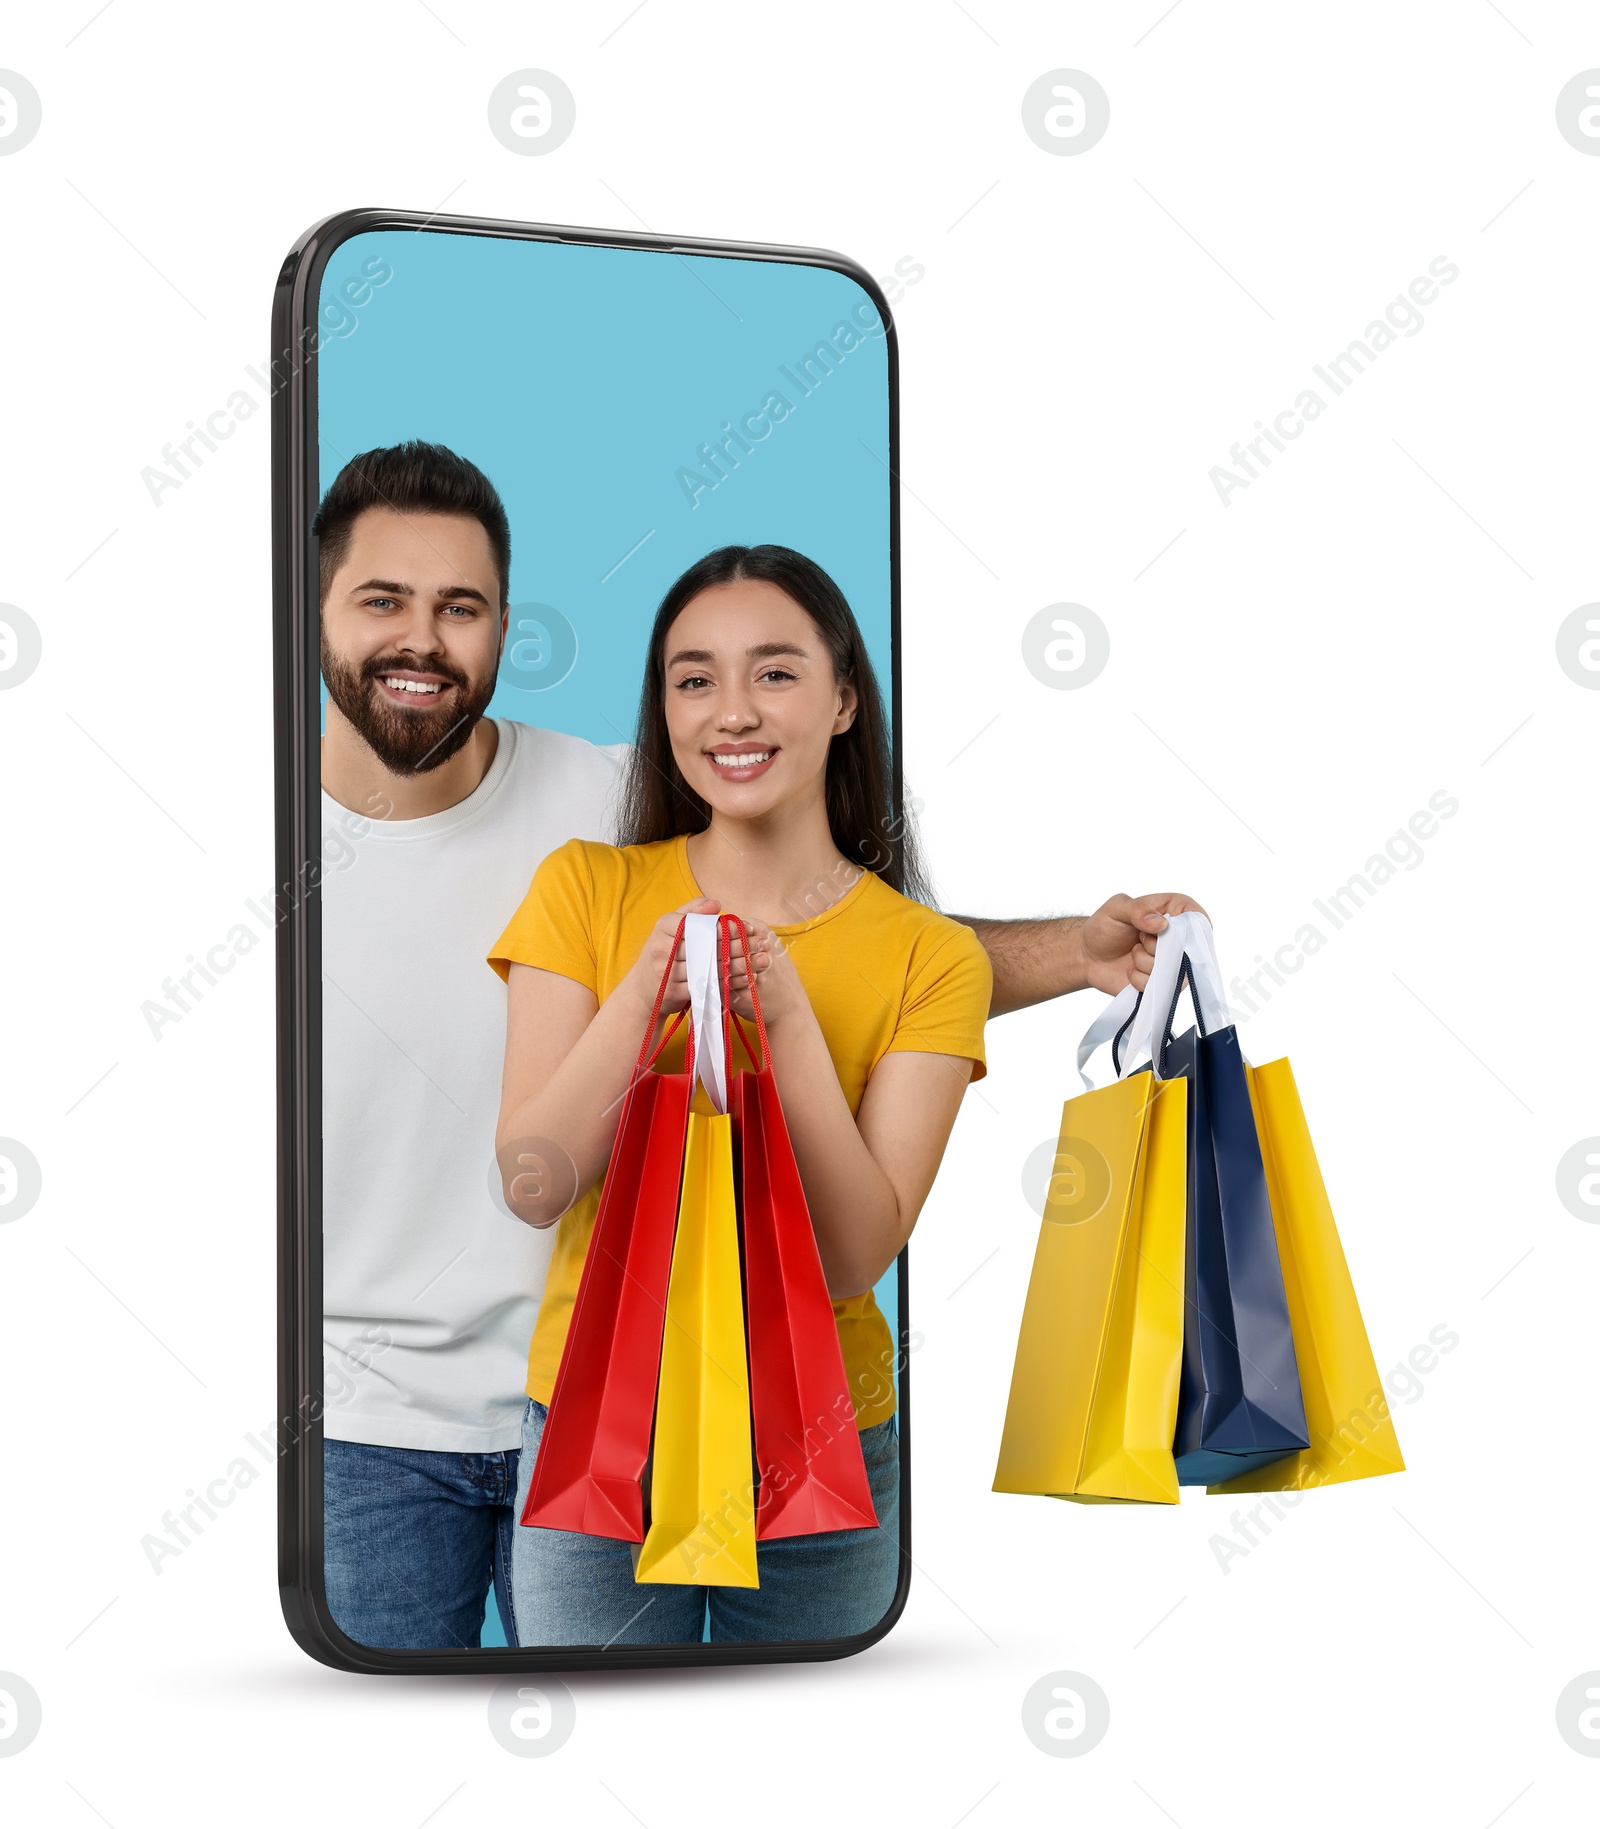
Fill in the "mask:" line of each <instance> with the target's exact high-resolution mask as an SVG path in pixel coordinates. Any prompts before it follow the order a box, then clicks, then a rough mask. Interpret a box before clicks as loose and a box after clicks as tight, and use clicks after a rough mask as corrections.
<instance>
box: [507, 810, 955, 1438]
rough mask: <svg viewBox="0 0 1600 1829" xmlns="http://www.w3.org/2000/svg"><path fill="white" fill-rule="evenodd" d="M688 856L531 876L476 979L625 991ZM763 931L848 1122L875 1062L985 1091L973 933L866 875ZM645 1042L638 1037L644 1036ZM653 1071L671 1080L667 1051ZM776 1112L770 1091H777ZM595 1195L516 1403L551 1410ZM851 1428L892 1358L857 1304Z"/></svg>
mask: <svg viewBox="0 0 1600 1829" xmlns="http://www.w3.org/2000/svg"><path fill="white" fill-rule="evenodd" d="M700 893H701V892H700V888H699V886H698V884H697V883H696V882H695V880H694V877H693V876H692V875H691V873H690V870H689V859H688V851H687V840H686V839H683V838H674V839H668V840H666V841H664V842H662V843H660V844H654V845H627V846H623V847H620V848H619V847H617V846H615V845H602V844H596V843H594V842H592V841H590V840H587V839H581V838H575V839H573V840H571V841H570V843H568V844H565V845H563V846H562V847H561V848H560V850H558V851H554V852H552V853H551V854H550V856H549V857H547V858H546V859H545V860H544V862H543V863H542V864H541V865H540V866H539V869H538V871H537V872H536V873H535V875H534V879H533V882H532V884H531V885H530V886H529V889H528V893H527V895H526V896H525V897H524V898H523V902H522V906H521V907H520V908H519V909H518V910H517V912H516V914H515V915H513V916H512V918H511V922H510V925H509V926H508V927H507V928H506V930H505V932H504V933H503V934H502V935H501V936H500V938H499V940H498V941H497V942H496V944H495V947H494V950H493V952H491V953H490V955H489V963H490V964H491V965H492V966H493V967H494V969H495V970H496V971H497V972H498V973H499V974H500V976H501V977H502V978H509V976H510V972H511V967H512V966H513V965H533V966H539V967H541V968H542V969H543V970H545V971H547V972H559V973H560V974H561V976H562V977H564V978H571V979H574V980H576V982H577V983H579V984H582V985H586V986H587V987H588V988H589V989H590V990H591V991H593V992H594V994H595V997H596V998H597V999H598V1000H599V1001H600V1002H602V1003H603V1002H604V1001H605V1000H606V998H607V997H609V996H610V995H611V993H612V991H613V990H614V989H615V988H616V986H617V985H618V983H619V982H620V981H621V980H622V979H623V978H624V977H625V976H626V975H627V973H628V971H629V970H630V969H631V968H632V966H633V963H634V961H635V960H636V959H637V958H638V956H639V951H640V949H641V947H643V945H644V943H645V941H646V940H647V939H648V938H649V935H650V930H651V929H652V928H653V927H654V926H655V924H656V922H657V921H659V920H660V918H661V917H662V915H664V914H669V913H671V911H672V910H673V909H674V908H677V907H679V906H680V905H681V904H683V903H684V902H689V901H694V900H697V899H698V898H699V897H700ZM826 893H827V891H826V889H825V888H821V889H819V894H818V896H817V898H816V899H817V902H818V904H819V911H818V912H817V913H815V914H813V915H812V916H811V917H810V918H809V919H807V920H804V921H798V922H795V923H793V924H792V925H789V926H784V927H776V928H774V929H773V932H774V933H776V934H778V935H779V936H780V937H781V938H782V940H783V942H784V945H785V946H786V947H787V948H788V950H789V955H790V957H791V958H792V959H793V961H794V967H795V970H796V971H797V972H798V973H799V976H800V982H801V984H802V985H804V987H805V991H806V995H807V997H808V998H809V999H810V1000H811V1007H812V1009H813V1010H814V1011H815V1012H816V1017H817V1023H818V1026H819V1027H820V1028H821V1030H822V1034H823V1038H824V1040H825V1041H826V1042H827V1044H828V1053H829V1055H830V1056H831V1057H832V1060H833V1067H834V1071H835V1072H836V1073H837V1074H838V1076H839V1084H840V1086H841V1088H842V1089H843V1091H844V1096H845V1102H846V1103H847V1104H848V1105H849V1107H850V1110H851V1111H852V1113H853V1112H855V1111H856V1110H858V1109H859V1107H860V1104H861V1095H862V1093H863V1092H864V1091H865V1090H866V1085H867V1081H868V1079H869V1078H870V1077H871V1075H872V1070H873V1068H874V1067H876V1066H877V1064H878V1062H879V1061H880V1060H882V1059H883V1057H884V1055H886V1054H893V1053H921V1054H954V1055H960V1056H964V1057H965V1058H967V1059H969V1060H971V1061H973V1062H974V1063H975V1065H974V1067H973V1070H972V1077H973V1078H974V1079H979V1078H981V1077H982V1076H983V1074H984V1071H985V1068H984V1056H983V1025H984V1022H985V1020H986V1018H987V1017H988V1014H989V993H990V983H991V979H990V970H989V956H988V954H987V953H985V951H984V950H983V947H982V945H981V944H980V943H979V941H978V937H977V935H976V934H974V933H973V931H972V929H971V928H970V927H963V926H962V925H961V924H960V922H958V921H951V920H949V919H947V918H946V917H945V916H944V915H941V914H937V913H935V912H934V910H933V909H931V908H927V907H924V906H923V904H922V903H920V902H913V901H911V900H909V899H908V898H907V897H906V896H903V895H900V894H899V893H898V892H897V891H895V890H893V889H891V888H890V887H889V886H888V884H887V883H885V882H884V881H883V879H882V878H881V877H879V876H875V875H874V874H873V873H872V872H871V871H866V872H864V873H863V874H862V875H861V876H860V877H859V878H858V879H857V881H856V882H855V883H854V884H853V885H852V886H851V887H850V888H849V889H848V890H847V891H846V892H845V893H844V894H843V895H842V896H840V897H839V899H838V900H837V901H836V902H834V903H833V904H832V905H831V906H827V907H823V906H821V904H822V903H823V901H824V900H825V899H826ZM641 1039H642V1032H641ZM660 1065H661V1066H662V1067H663V1068H665V1069H666V1070H667V1071H669V1072H681V1071H682V1067H683V1045H682V1040H681V1037H678V1036H675V1037H674V1038H673V1040H672V1042H671V1043H670V1044H669V1045H668V1047H667V1049H666V1050H665V1051H664V1052H663V1054H662V1057H661V1061H660ZM779 1090H780V1096H781V1091H782V1089H781V1087H780V1089H779ZM599 1206H600V1190H599V1188H598V1187H595V1188H592V1189H591V1190H590V1191H589V1192H588V1193H587V1194H586V1195H584V1197H583V1198H582V1199H581V1200H579V1201H578V1202H576V1203H575V1204H574V1205H573V1206H572V1208H571V1209H570V1210H569V1211H568V1212H567V1213H565V1214H564V1215H563V1216H562V1218H561V1219H560V1220H559V1221H558V1222H557V1228H556V1240H555V1247H554V1250H553V1252H552V1255H551V1258H550V1268H549V1273H548V1275H547V1277H546V1280H545V1287H544V1298H543V1300H542V1301H541V1303H540V1305H539V1318H538V1320H537V1322H536V1323H535V1325H534V1330H533V1343H532V1345H531V1346H530V1348H529V1351H528V1387H527V1388H528V1395H529V1396H530V1397H531V1398H533V1399H534V1400H535V1401H536V1402H538V1403H548V1402H549V1401H550V1393H551V1391H552V1389H553V1388H554V1386H555V1380H556V1372H557V1370H558V1368H559V1367H560V1364H561V1353H562V1349H563V1347H564V1346H565V1345H566V1339H567V1326H568V1323H569V1322H570V1320H571V1318H572V1306H573V1303H574V1301H575V1300H576V1299H577V1294H578V1281H579V1278H580V1277H581V1276H582V1274H583V1260H584V1257H585V1255H586V1253H587V1252H588V1249H589V1238H590V1234H591V1233H592V1232H593V1230H594V1222H595V1215H596V1213H597V1212H598V1210H599ZM833 1312H834V1315H835V1318H836V1320H837V1322H838V1327H839V1344H840V1346H841V1348H842V1349H843V1353H844V1363H845V1370H846V1372H847V1374H848V1375H849V1380H850V1390H851V1392H852V1394H853V1395H854V1398H855V1403H856V1424H857V1427H858V1428H862V1429H866V1428H870V1427H871V1426H872V1425H873V1424H874V1423H880V1422H882V1421H884V1420H885V1418H887V1417H889V1416H892V1415H893V1414H894V1382H893V1368H894V1357H895V1346H894V1342H893V1341H892V1340H891V1339H890V1337H889V1325H888V1323H887V1321H885V1319H884V1317H883V1313H882V1311H881V1310H880V1309H879V1307H878V1305H877V1303H876V1302H875V1301H874V1300H873V1298H872V1292H871V1291H870V1290H869V1291H867V1292H866V1293H865V1294H864V1295H859V1296H851V1297H849V1298H848V1299H847V1300H845V1301H842V1302H835V1303H834V1305H833Z"/></svg>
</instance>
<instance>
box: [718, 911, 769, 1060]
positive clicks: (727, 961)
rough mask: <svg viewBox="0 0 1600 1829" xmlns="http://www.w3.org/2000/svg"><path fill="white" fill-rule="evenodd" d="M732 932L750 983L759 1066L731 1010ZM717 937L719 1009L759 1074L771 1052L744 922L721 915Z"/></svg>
mask: <svg viewBox="0 0 1600 1829" xmlns="http://www.w3.org/2000/svg"><path fill="white" fill-rule="evenodd" d="M732 933H737V934H738V936H739V947H740V950H741V951H742V952H743V954H744V969H745V975H746V977H747V978H748V979H749V980H750V1007H751V1009H752V1011H753V1012H754V1014H755V1019H756V1033H757V1035H759V1036H760V1038H761V1059H760V1061H759V1063H758V1062H757V1060H756V1055H755V1050H754V1049H753V1048H752V1047H751V1046H750V1036H749V1033H748V1031H747V1030H746V1029H745V1026H744V1018H743V1017H742V1016H740V1015H739V1013H738V1011H737V1010H735V1009H734V1007H733V987H732V982H731V980H732V977H733V943H732V939H731V937H730V936H731V934H732ZM717 937H718V941H719V948H718V950H719V952H721V957H722V967H721V969H722V1007H723V1009H724V1010H726V1011H727V1013H728V1015H729V1016H730V1017H731V1018H732V1020H733V1022H734V1023H735V1024H737V1026H738V1030H739V1039H740V1041H742V1042H743V1043H744V1051H745V1053H746V1054H747V1055H748V1056H749V1057H750V1064H751V1066H752V1067H755V1069H756V1071H757V1072H758V1073H759V1072H760V1071H761V1070H762V1069H763V1068H765V1067H767V1066H768V1065H770V1063H771V1060H772V1050H771V1046H770V1044H769V1043H768V1041H767V1024H766V1018H765V1017H764V1016H763V1015H762V1014H761V993H760V991H758V990H757V989H756V975H755V971H754V968H753V967H752V966H751V963H750V935H749V933H748V932H747V931H746V929H745V924H744V922H743V921H741V920H740V919H739V917H738V915H736V914H725V915H723V916H721V917H720V918H719V919H718V921H717ZM724 944H725V945H726V951H723V950H722V948H723V945H724ZM728 1079H729V1082H730V1083H731V1082H732V1079H733V1038H732V1034H731V1032H730V1033H729V1035H728Z"/></svg>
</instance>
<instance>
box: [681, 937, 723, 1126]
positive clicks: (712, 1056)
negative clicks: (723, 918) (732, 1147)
mask: <svg viewBox="0 0 1600 1829" xmlns="http://www.w3.org/2000/svg"><path fill="white" fill-rule="evenodd" d="M683 960H684V965H685V967H686V969H687V971H688V974H689V1015H690V1018H691V1019H692V1021H693V1023H694V1072H695V1078H696V1079H697V1080H698V1081H699V1082H700V1084H701V1085H702V1086H704V1087H705V1089H706V1094H707V1096H708V1097H709V1098H710V1100H711V1104H712V1108H713V1110H715V1111H719V1112H725V1111H726V1110H727V1109H728V1083H727V1063H726V1060H725V1059H724V1055H723V1049H724V1045H725V1038H724V1036H723V1032H722V979H721V975H720V974H719V972H718V970H717V917H716V916H715V915H708V914H692V915H685V916H684V917H683Z"/></svg>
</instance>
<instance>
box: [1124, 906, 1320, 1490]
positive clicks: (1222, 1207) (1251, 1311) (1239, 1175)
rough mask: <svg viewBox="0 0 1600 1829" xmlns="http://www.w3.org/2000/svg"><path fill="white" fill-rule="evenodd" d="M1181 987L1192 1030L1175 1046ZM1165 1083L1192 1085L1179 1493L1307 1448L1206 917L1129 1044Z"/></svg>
mask: <svg viewBox="0 0 1600 1829" xmlns="http://www.w3.org/2000/svg"><path fill="white" fill-rule="evenodd" d="M1185 982H1187V983H1188V985H1189V987H1190V992H1191V997H1192V1001H1193V1004H1194V1010H1195V1018H1196V1022H1195V1027H1194V1028H1192V1029H1191V1030H1189V1031H1188V1032H1187V1033H1186V1034H1185V1035H1183V1036H1181V1037H1179V1038H1177V1039H1176V1040H1175V1039H1173V1037H1172V1023H1173V1017H1174V1013H1175V1010H1176V1006H1177V1002H1178V997H1179V993H1180V991H1181V988H1182V986H1183V984H1184V983H1185ZM1146 1055H1148V1057H1149V1058H1150V1060H1151V1061H1152V1062H1153V1063H1154V1064H1155V1066H1156V1071H1157V1072H1158V1074H1159V1075H1160V1076H1161V1077H1162V1078H1163V1079H1171V1078H1174V1077H1176V1076H1182V1077H1183V1078H1184V1079H1185V1080H1187V1082H1188V1085H1189V1103H1188V1218H1187V1249H1186V1251H1185V1274H1184V1298H1185V1300H1184V1330H1183V1372H1182V1378H1181V1380H1180V1385H1179V1393H1178V1421H1177V1430H1176V1433H1175V1435H1174V1438H1173V1452H1174V1454H1175V1456H1176V1459H1177V1468H1178V1482H1179V1484H1180V1485H1183V1486H1203V1485H1211V1484H1214V1483H1216V1482H1219V1481H1222V1480H1226V1479H1231V1478H1235V1477H1237V1476H1239V1475H1241V1474H1246V1473H1249V1472H1251V1471H1252V1470H1254V1469H1255V1468H1258V1467H1262V1466H1265V1465H1267V1464H1268V1463H1269V1462H1273V1461H1277V1460H1281V1459H1282V1458H1283V1457H1284V1456H1286V1455H1291V1454H1295V1453H1297V1452H1298V1451H1300V1450H1302V1449H1304V1448H1305V1447H1307V1446H1308V1443H1309V1437H1308V1434H1307V1430H1306V1416H1305V1406H1304V1403H1303V1401H1302V1398H1301V1393H1300V1377H1299V1370H1298V1366H1297V1363H1296V1358H1295V1344H1294V1335H1293V1330H1292V1328H1291V1326H1290V1322H1289V1307H1288V1299H1287V1297H1286V1295H1285V1293H1284V1281H1283V1269H1282V1265H1281V1262H1280V1259H1279V1254H1278V1241H1277V1233H1276V1229H1275V1227H1274V1224H1273V1216H1272V1207H1271V1203H1270V1200H1269V1197H1268V1192H1267V1178H1266V1169H1265V1166H1264V1164H1263V1161H1262V1155H1261V1144H1260V1141H1259V1139H1258V1137H1257V1135H1256V1127H1255V1116H1254V1109H1253V1107H1252V1105H1251V1100H1250V1086H1249V1080H1248V1078H1247V1076H1246V1071H1245V1062H1244V1056H1243V1054H1242V1053H1241V1052H1240V1049H1239V1037H1238V1033H1237V1031H1236V1029H1235V1028H1234V1026H1233V1024H1232V1022H1231V1020H1230V1018H1229V1012H1228V1009H1227V1003H1226V1000H1225V999H1224V997H1223V995H1222V971H1221V967H1220V966H1219V965H1218V963H1217V959H1216V953H1215V950H1214V947H1213V943H1212V938H1211V925H1210V923H1209V922H1208V921H1207V920H1206V919H1205V917H1204V916H1203V915H1200V914H1198V913H1187V914H1179V915H1173V916H1171V917H1170V918H1169V920H1168V923H1167V926H1166V927H1165V928H1164V929H1163V930H1162V932H1161V934H1160V935H1159V937H1158V938H1157V941H1156V957H1155V963H1154V965H1153V966H1152V968H1151V973H1150V980H1149V983H1148V984H1147V986H1146V988H1145V993H1144V996H1143V997H1142V998H1141V999H1140V1002H1139V1005H1138V1008H1137V1010H1136V1012H1135V1016H1134V1020H1133V1022H1132V1024H1131V1025H1130V1032H1129V1035H1128V1038H1127V1055H1126V1059H1127V1061H1128V1063H1129V1064H1130V1065H1137V1064H1138V1063H1139V1061H1140V1060H1141V1059H1143V1058H1144V1057H1145V1056H1146Z"/></svg>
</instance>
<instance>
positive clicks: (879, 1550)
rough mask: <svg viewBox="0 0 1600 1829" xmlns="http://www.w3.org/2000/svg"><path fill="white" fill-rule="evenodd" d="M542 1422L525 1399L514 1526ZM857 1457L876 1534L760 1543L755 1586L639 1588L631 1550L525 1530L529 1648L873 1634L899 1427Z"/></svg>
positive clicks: (886, 1556) (521, 1528)
mask: <svg viewBox="0 0 1600 1829" xmlns="http://www.w3.org/2000/svg"><path fill="white" fill-rule="evenodd" d="M545 1415H546V1410H545V1406H544V1405H543V1404H541V1403H534V1402H532V1401H530V1402H529V1404H528V1408H527V1413H526V1415H525V1416H524V1418H523V1424H522V1451H521V1454H520V1456H519V1462H520V1465H519V1467H518V1470H517V1500H516V1513H515V1515H516V1516H517V1517H518V1518H520V1517H521V1516H522V1508H523V1506H524V1505H525V1504H526V1502H527V1497H528V1487H529V1485H530V1483H531V1481H532V1479H533V1466H534V1461H535V1459H536V1458H537V1456H538V1453H539V1440H540V1437H541V1436H542V1435H543V1433H544V1420H545ZM861 1451H862V1455H863V1456H864V1458H865V1460H866V1465H867V1479H868V1482H869V1484H870V1486H871V1488H872V1502H873V1506H874V1508H875V1509H876V1511H877V1514H878V1528H877V1529H876V1530H853V1531H824V1532H821V1533H819V1534H818V1535H816V1536H812V1537H779V1538H774V1539H773V1540H772V1541H770V1542H767V1543H763V1544H760V1545H759V1546H758V1548H757V1551H756V1565H757V1568H758V1569H759V1571H760V1575H761V1585H760V1587H759V1588H697V1587H675V1586H669V1585H666V1584H663V1583H656V1582H649V1583H642V1582H635V1581H634V1579H633V1557H632V1556H631V1555H630V1553H629V1546H628V1545H627V1544H626V1543H623V1542H620V1541H619V1540H618V1539H616V1538H614V1537H586V1536H583V1535H582V1534H580V1533H579V1532H577V1531H552V1530H542V1529H540V1528H539V1527H537V1526H530V1525H522V1524H519V1525H518V1526H517V1527H516V1530H515V1532H514V1533H513V1542H512V1548H511V1593H512V1612H513V1614H514V1615H515V1618H516V1622H517V1631H518V1634H519V1636H520V1640H521V1642H522V1644H524V1645H683V1644H698V1643H699V1642H700V1641H701V1640H702V1639H704V1638H707V1637H709V1638H712V1639H724V1640H727V1639H744V1640H773V1639H777V1640H788V1639H836V1638H850V1637H854V1636H855V1635H856V1634H858V1633H862V1632H870V1631H871V1630H872V1628H873V1627H874V1626H876V1625H877V1624H878V1623H879V1622H880V1621H881V1620H882V1618H883V1616H884V1615H885V1614H886V1613H887V1612H888V1611H889V1607H890V1605H891V1603H892V1602H893V1600H894V1594H895V1588H896V1586H897V1585H898V1581H899V1573H900V1431H899V1428H898V1426H897V1425H896V1423H895V1420H894V1418H893V1417H890V1418H889V1420H888V1421H887V1422H882V1423H877V1424H875V1425H874V1426H873V1427H872V1428H870V1429H864V1430H862V1432H861ZM708 1628H709V1630H708Z"/></svg>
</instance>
